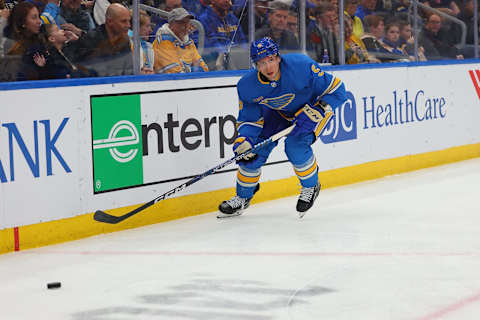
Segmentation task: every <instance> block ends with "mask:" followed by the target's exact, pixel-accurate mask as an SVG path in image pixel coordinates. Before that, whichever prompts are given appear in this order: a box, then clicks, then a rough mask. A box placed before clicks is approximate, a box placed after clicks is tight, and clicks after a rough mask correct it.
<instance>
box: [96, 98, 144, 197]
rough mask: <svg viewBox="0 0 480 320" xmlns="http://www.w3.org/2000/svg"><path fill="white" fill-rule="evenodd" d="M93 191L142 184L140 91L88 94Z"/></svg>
mask: <svg viewBox="0 0 480 320" xmlns="http://www.w3.org/2000/svg"><path fill="white" fill-rule="evenodd" d="M91 108H92V148H93V178H94V192H95V193H98V192H103V191H108V190H114V189H121V188H126V187H131V186H136V185H142V184H143V160H142V156H143V150H142V135H141V132H142V126H141V106H140V95H138V94H132V95H119V96H102V97H92V98H91Z"/></svg>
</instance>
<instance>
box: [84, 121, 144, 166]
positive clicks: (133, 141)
mask: <svg viewBox="0 0 480 320" xmlns="http://www.w3.org/2000/svg"><path fill="white" fill-rule="evenodd" d="M122 130H126V131H127V132H128V135H127V136H122V137H119V136H118V135H119V133H120V131H122ZM139 142H140V138H139V134H138V130H137V128H136V127H135V126H134V125H133V123H131V122H130V121H128V120H121V121H118V122H117V123H115V124H114V125H113V127H112V129H111V130H110V133H109V134H108V138H107V139H99V140H94V141H93V149H104V148H108V149H109V151H110V154H111V155H112V158H113V159H115V160H116V161H118V162H122V163H125V162H129V161H130V160H132V159H133V158H135V156H136V155H137V152H138V148H131V149H129V150H128V151H126V152H121V151H119V150H118V147H122V146H131V145H138V143H139Z"/></svg>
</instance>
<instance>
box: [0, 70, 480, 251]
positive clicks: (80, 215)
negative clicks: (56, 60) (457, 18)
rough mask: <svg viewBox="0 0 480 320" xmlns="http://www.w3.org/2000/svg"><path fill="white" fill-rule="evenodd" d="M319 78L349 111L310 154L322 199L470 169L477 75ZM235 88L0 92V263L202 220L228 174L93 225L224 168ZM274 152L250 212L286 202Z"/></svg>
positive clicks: (207, 80)
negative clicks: (367, 184) (335, 88)
mask: <svg viewBox="0 0 480 320" xmlns="http://www.w3.org/2000/svg"><path fill="white" fill-rule="evenodd" d="M327 71H329V72H332V73H333V74H335V75H336V76H337V77H339V78H340V79H342V80H343V81H344V83H345V85H346V89H347V92H348V98H349V99H348V101H347V102H346V103H345V104H344V105H343V106H341V107H340V108H338V109H336V112H335V115H336V117H335V119H334V121H333V122H331V124H330V126H329V127H328V128H327V129H326V131H325V132H324V134H323V135H322V136H321V137H320V140H321V142H317V143H315V144H314V149H315V154H316V155H317V159H318V164H319V168H320V179H321V182H322V185H323V186H324V187H325V188H328V187H334V186H339V185H344V184H349V183H354V182H358V181H364V180H368V179H374V178H379V177H383V176H386V175H392V174H397V173H401V172H406V171H411V170H416V169H420V168H425V167H429V166H434V165H439V164H443V163H448V162H453V161H459V160H463V159H468V158H472V157H479V156H480V126H478V119H480V86H479V85H480V68H479V67H478V64H472V63H466V62H464V63H459V64H426V65H417V66H407V65H405V64H398V65H382V66H377V67H375V68H371V66H370V68H368V69H366V68H364V67H362V66H355V67H345V68H331V69H329V70H327ZM242 74H243V73H242V72H232V73H209V74H202V75H200V76H199V75H189V76H188V78H183V77H181V76H179V75H173V76H166V77H165V76H152V77H124V78H102V79H94V80H87V79H83V80H72V81H46V82H42V83H40V84H38V83H22V84H20V83H16V84H4V85H2V87H1V89H2V91H0V97H1V101H2V113H1V114H2V116H1V118H0V253H2V252H9V251H15V250H21V249H26V248H31V247H36V246H41V245H48V244H52V243H57V242H62V241H68V240H73V239H78V238H83V237H88V236H91V235H95V234H99V233H104V232H112V231H116V230H122V229H126V228H133V227H138V226H142V225H147V224H152V223H157V222H163V221H168V220H172V219H178V218H182V217H186V216H191V215H196V214H202V213H206V212H212V211H215V210H216V208H217V205H218V203H219V202H221V201H222V200H224V199H225V198H229V197H231V196H232V195H233V193H234V189H233V186H234V182H235V166H231V167H229V168H226V169H225V170H222V171H221V172H219V173H216V174H214V175H211V176H208V177H206V178H205V179H203V180H202V181H200V182H198V183H196V184H194V185H192V186H191V187H189V188H187V189H186V190H184V191H183V192H181V193H180V194H178V195H177V196H176V197H175V198H172V199H168V200H163V201H161V202H160V203H158V204H156V205H154V206H152V207H151V208H149V209H147V210H145V211H144V212H142V213H139V214H137V215H136V216H134V217H132V218H130V219H128V220H126V221H125V222H123V223H120V224H118V225H105V224H101V223H98V222H95V221H94V220H93V218H92V213H93V212H94V211H95V210H97V209H101V210H108V212H110V213H114V214H123V213H125V212H127V211H129V210H131V209H133V208H135V207H136V206H138V205H140V204H142V203H144V202H147V201H150V200H152V199H153V198H155V197H157V196H158V195H160V194H163V193H165V192H167V191H168V190H170V189H172V188H175V187H176V186H178V185H180V184H182V183H183V182H185V181H187V180H188V179H189V178H191V177H193V176H195V175H197V174H200V173H203V172H204V171H206V170H208V169H210V168H212V167H214V166H216V165H217V164H219V163H221V162H223V161H225V160H227V159H229V158H230V157H231V156H232V153H231V144H232V142H233V139H234V134H235V132H234V120H235V116H236V115H237V112H238V101H237V94H236V83H237V81H238V79H239V78H240V76H241V75H242ZM282 149H283V146H282V144H281V143H280V145H279V147H278V148H276V150H275V151H274V152H273V153H272V156H271V157H270V159H269V161H268V165H267V166H265V167H264V169H263V174H262V180H261V181H262V189H261V192H259V193H258V195H257V196H256V198H255V200H254V201H265V200H270V199H275V198H279V197H284V196H290V195H294V194H296V193H297V192H298V183H297V180H296V178H295V177H294V172H293V169H292V168H291V166H290V165H289V163H288V162H287V161H286V157H285V155H284V153H283V150H282ZM212 219H213V216H212Z"/></svg>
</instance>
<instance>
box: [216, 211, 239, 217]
mask: <svg viewBox="0 0 480 320" xmlns="http://www.w3.org/2000/svg"><path fill="white" fill-rule="evenodd" d="M241 215H242V212H235V213H223V212H220V213H219V214H218V215H217V219H224V218H233V217H238V216H241Z"/></svg>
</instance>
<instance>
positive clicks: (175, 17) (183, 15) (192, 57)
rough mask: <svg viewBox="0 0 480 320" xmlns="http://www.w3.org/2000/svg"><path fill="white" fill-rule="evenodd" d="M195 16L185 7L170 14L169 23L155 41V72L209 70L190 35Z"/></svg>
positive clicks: (160, 31)
mask: <svg viewBox="0 0 480 320" xmlns="http://www.w3.org/2000/svg"><path fill="white" fill-rule="evenodd" d="M190 19H193V16H192V15H191V14H189V13H188V11H187V10H185V9H183V8H177V9H173V10H172V11H170V13H169V14H168V23H166V24H164V25H163V26H162V27H161V28H160V29H159V30H158V32H157V37H156V39H155V41H154V42H153V50H154V53H155V65H154V71H155V73H180V72H192V71H208V67H207V65H206V64H205V62H204V61H203V59H202V57H201V56H200V54H199V53H198V51H197V48H196V47H195V44H194V43H193V41H192V40H191V39H190V38H189V36H188V31H189V30H190Z"/></svg>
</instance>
